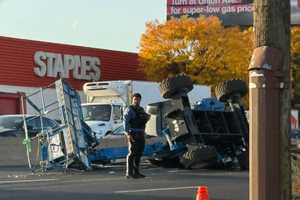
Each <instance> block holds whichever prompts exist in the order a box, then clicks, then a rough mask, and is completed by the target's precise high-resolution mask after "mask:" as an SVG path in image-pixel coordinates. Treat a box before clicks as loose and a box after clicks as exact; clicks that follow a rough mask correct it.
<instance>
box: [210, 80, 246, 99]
mask: <svg viewBox="0 0 300 200" xmlns="http://www.w3.org/2000/svg"><path fill="white" fill-rule="evenodd" d="M247 92H248V87H247V84H246V82H245V81H243V80H238V79H235V80H227V81H224V82H222V83H219V84H218V85H217V86H216V87H215V94H216V96H217V98H218V99H219V100H220V101H222V102H226V101H227V100H228V99H230V98H231V97H232V96H234V95H239V96H240V97H243V96H245V95H246V94H247Z"/></svg>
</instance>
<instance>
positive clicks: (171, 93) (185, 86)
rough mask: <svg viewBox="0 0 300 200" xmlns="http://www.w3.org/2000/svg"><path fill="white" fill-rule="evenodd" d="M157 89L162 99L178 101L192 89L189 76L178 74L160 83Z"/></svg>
mask: <svg viewBox="0 0 300 200" xmlns="http://www.w3.org/2000/svg"><path fill="white" fill-rule="evenodd" d="M159 88H160V95H161V96H162V97H163V98H165V99H178V98H180V97H181V96H183V95H186V94H187V93H188V92H189V91H191V90H192V89H193V81H192V79H191V78H190V77H189V76H187V75H185V74H179V75H177V76H174V77H169V78H167V79H165V80H163V81H162V82H161V83H160V85H159Z"/></svg>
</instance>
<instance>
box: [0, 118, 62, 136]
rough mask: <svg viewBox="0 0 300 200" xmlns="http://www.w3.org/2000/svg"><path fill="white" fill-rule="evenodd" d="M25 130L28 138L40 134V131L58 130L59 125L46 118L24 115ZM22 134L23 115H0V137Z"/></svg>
mask: <svg viewBox="0 0 300 200" xmlns="http://www.w3.org/2000/svg"><path fill="white" fill-rule="evenodd" d="M25 119H26V124H27V130H28V134H29V135H30V137H32V136H34V135H36V134H37V133H39V132H41V131H42V129H48V128H52V129H55V128H58V127H59V124H58V122H56V121H55V120H52V119H50V118H47V117H42V120H41V118H40V117H39V116H34V115H26V116H25ZM21 134H24V121H23V115H0V137H4V136H6V137H8V136H14V137H16V136H18V135H21Z"/></svg>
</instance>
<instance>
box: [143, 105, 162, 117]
mask: <svg viewBox="0 0 300 200" xmlns="http://www.w3.org/2000/svg"><path fill="white" fill-rule="evenodd" d="M159 104H160V102H159V103H150V104H148V105H147V107H146V112H147V113H149V114H150V115H157V114H158V112H159Z"/></svg>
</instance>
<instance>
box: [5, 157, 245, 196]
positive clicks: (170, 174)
mask: <svg viewBox="0 0 300 200" xmlns="http://www.w3.org/2000/svg"><path fill="white" fill-rule="evenodd" d="M124 168H125V166H124V164H122V163H121V164H115V165H110V166H100V167H99V166H98V167H97V168H96V169H95V170H93V171H89V172H84V171H79V170H68V171H48V172H46V173H41V172H37V173H32V172H30V171H29V170H28V169H26V168H25V167H24V166H4V167H1V166H0V200H40V199H43V200H82V199H84V200H94V199H104V200H153V199H164V200H185V199H187V200H188V199H195V195H196V191H197V188H198V186H200V185H207V186H208V189H209V195H210V199H211V200H247V199H248V193H249V191H248V178H249V176H248V172H239V171H219V170H217V171H216V170H203V169H193V170H181V169H172V168H168V169H167V168H160V167H154V166H151V165H150V164H148V163H143V166H142V171H143V173H144V174H145V175H146V176H147V177H146V178H144V179H129V180H128V179H126V178H125V177H124Z"/></svg>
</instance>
